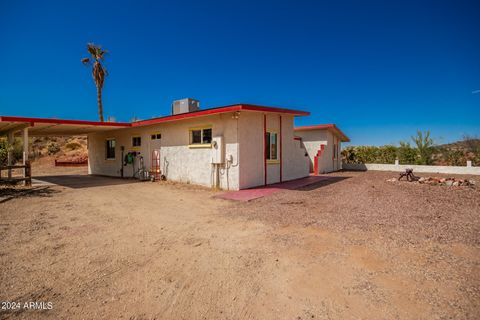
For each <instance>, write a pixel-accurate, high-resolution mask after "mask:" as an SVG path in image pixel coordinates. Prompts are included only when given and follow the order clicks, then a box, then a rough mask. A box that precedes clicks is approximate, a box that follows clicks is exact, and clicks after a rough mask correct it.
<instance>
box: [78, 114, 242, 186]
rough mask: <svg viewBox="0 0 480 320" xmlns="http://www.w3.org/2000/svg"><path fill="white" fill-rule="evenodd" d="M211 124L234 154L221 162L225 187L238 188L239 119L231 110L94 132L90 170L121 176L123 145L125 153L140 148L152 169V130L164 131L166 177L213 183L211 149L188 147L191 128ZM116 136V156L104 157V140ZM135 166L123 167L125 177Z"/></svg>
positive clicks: (162, 168) (162, 141) (207, 184)
mask: <svg viewBox="0 0 480 320" xmlns="http://www.w3.org/2000/svg"><path fill="white" fill-rule="evenodd" d="M207 125H211V126H212V136H213V137H216V136H223V138H224V145H225V154H226V155H232V162H231V163H229V164H228V165H226V164H225V165H222V167H221V169H220V172H219V173H220V174H219V181H220V187H221V188H222V189H228V190H237V189H238V188H239V166H238V159H239V154H238V142H237V140H238V139H237V120H236V119H233V118H232V114H231V113H226V114H217V115H212V116H205V117H199V118H194V119H188V120H182V121H174V122H167V123H162V124H156V125H151V126H145V127H136V128H135V127H134V128H128V129H120V130H114V131H109V132H108V133H95V134H91V135H89V137H88V143H89V146H88V150H89V173H90V174H101V175H109V176H120V168H121V166H122V159H121V151H120V146H124V147H125V153H127V152H128V151H133V150H137V151H140V153H141V154H142V155H143V157H144V161H145V166H146V168H147V169H150V168H151V151H152V149H153V148H151V147H150V143H151V139H150V135H151V134H152V133H161V135H162V138H161V149H160V150H161V151H160V162H161V170H162V172H163V174H165V175H166V177H167V179H169V180H173V181H179V182H184V183H192V184H199V185H204V186H212V184H213V179H214V177H213V166H212V164H211V162H212V161H211V160H212V153H211V152H212V149H211V148H189V146H188V145H189V142H190V136H189V135H190V133H189V128H192V127H199V126H207ZM133 136H141V137H142V145H141V147H140V148H138V149H135V148H133V147H132V137H133ZM107 138H115V139H116V159H115V160H106V159H105V140H106V139H107ZM132 173H133V171H132V166H131V165H127V166H125V167H124V177H131V176H132Z"/></svg>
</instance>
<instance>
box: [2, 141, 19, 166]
mask: <svg viewBox="0 0 480 320" xmlns="http://www.w3.org/2000/svg"><path fill="white" fill-rule="evenodd" d="M9 150H10V151H12V162H13V163H16V162H18V161H20V160H22V158H23V146H22V142H21V141H20V139H15V140H14V142H13V144H9V143H8V141H7V139H5V138H2V139H0V164H1V165H7V162H8V151H9Z"/></svg>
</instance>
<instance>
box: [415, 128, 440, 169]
mask: <svg viewBox="0 0 480 320" xmlns="http://www.w3.org/2000/svg"><path fill="white" fill-rule="evenodd" d="M412 141H413V143H414V144H415V145H416V147H417V159H416V161H415V162H416V164H426V165H429V164H432V161H433V159H432V155H433V153H434V151H435V147H434V143H433V139H432V138H430V131H425V132H422V131H420V130H417V135H416V136H412Z"/></svg>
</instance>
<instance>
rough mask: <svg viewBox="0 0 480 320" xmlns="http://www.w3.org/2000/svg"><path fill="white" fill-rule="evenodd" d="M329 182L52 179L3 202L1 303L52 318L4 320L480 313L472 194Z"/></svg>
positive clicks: (382, 181) (381, 180)
mask: <svg viewBox="0 0 480 320" xmlns="http://www.w3.org/2000/svg"><path fill="white" fill-rule="evenodd" d="M76 170H78V169H76ZM63 173H65V172H63ZM67 173H68V172H67ZM329 176H331V177H334V179H332V180H331V181H328V182H323V183H321V184H318V185H315V186H310V187H307V188H304V189H302V190H296V191H283V192H280V193H277V194H274V195H272V196H270V197H268V198H263V199H258V200H254V201H252V202H249V203H237V202H230V201H226V200H221V199H216V198H214V197H213V196H214V195H215V194H216V193H215V192H213V191H210V190H208V189H204V188H200V187H194V186H189V185H182V184H174V183H150V182H147V183H140V182H131V181H123V180H119V179H109V178H99V177H81V178H79V177H78V176H70V177H68V176H67V177H64V179H63V180H62V179H61V178H59V177H53V178H52V177H50V178H48V177H47V178H46V180H49V181H50V182H62V181H63V182H64V183H63V185H48V186H38V185H37V186H36V187H35V188H36V189H35V190H34V191H32V192H30V193H27V194H23V193H21V192H19V193H18V194H17V193H15V192H13V193H12V195H13V196H11V197H10V198H8V200H6V201H4V202H3V203H0V219H1V221H0V244H1V246H0V265H1V273H0V301H18V302H21V303H24V302H30V301H37V302H38V301H43V302H51V303H52V309H50V310H43V311H39V310H28V309H20V310H16V311H9V312H6V311H1V312H0V318H1V319H10V318H11V319H132V320H133V319H479V318H480V246H479V245H480V233H479V231H480V221H479V214H480V191H479V188H478V187H477V189H471V188H468V187H457V188H454V187H442V186H429V185H418V184H411V183H407V182H403V183H402V182H393V183H392V182H386V179H388V178H391V177H392V176H396V174H395V173H388V172H382V173H380V172H368V173H353V172H342V173H335V174H330V175H329ZM477 178H478V177H477ZM82 179H83V180H82ZM478 180H479V179H477V182H480V181H478ZM5 199H7V198H5Z"/></svg>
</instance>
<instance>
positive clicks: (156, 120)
mask: <svg viewBox="0 0 480 320" xmlns="http://www.w3.org/2000/svg"><path fill="white" fill-rule="evenodd" d="M235 111H259V112H275V113H287V114H292V115H294V116H308V115H309V114H310V112H306V111H300V110H292V109H284V108H276V107H264V106H257V105H253V104H235V105H230V106H224V107H218V108H212V109H205V110H199V111H194V112H189V113H182V114H176V115H171V116H165V117H159V118H153V119H147V120H140V121H137V122H133V123H125V122H124V123H121V122H98V121H85V120H63V119H47V118H25V117H8V116H7V117H5V116H0V122H2V121H9V122H29V123H53V124H67V125H68V124H71V125H90V126H107V127H139V126H146V125H151V124H157V123H162V122H167V121H174V120H181V119H189V118H195V117H201V116H208V115H212V114H220V113H226V112H235Z"/></svg>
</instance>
